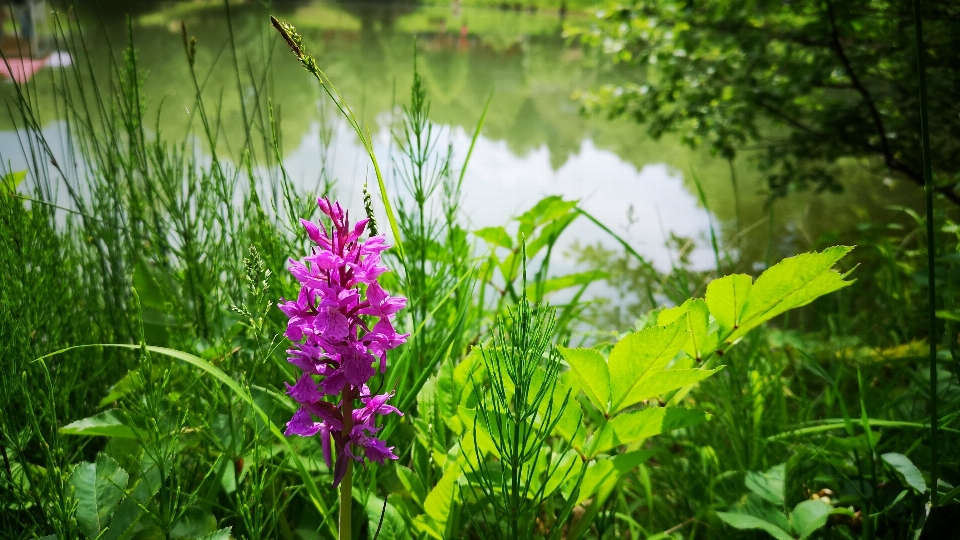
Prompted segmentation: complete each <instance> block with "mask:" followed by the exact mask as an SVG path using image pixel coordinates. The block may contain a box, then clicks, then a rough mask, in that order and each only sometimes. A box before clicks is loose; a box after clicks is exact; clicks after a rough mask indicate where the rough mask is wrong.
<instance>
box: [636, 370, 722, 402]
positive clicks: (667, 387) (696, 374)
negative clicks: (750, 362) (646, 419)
mask: <svg viewBox="0 0 960 540" xmlns="http://www.w3.org/2000/svg"><path fill="white" fill-rule="evenodd" d="M721 369H723V366H721V367H718V368H716V369H667V370H664V371H661V372H659V373H654V374H653V375H651V376H650V377H647V378H646V379H644V380H642V381H640V384H638V385H637V386H635V387H633V390H631V391H630V395H628V396H627V397H626V399H624V400H623V403H622V404H621V405H620V408H621V409H625V408H627V407H629V406H631V405H635V404H637V403H640V402H641V401H643V400H645V399H649V398H652V397H655V396H659V395H661V394H665V393H666V392H669V391H671V390H676V389H677V388H683V387H684V386H687V385H688V384H693V383H696V382H700V381H702V380H703V379H706V378H707V377H709V376H711V375H713V374H714V373H716V372H718V371H720V370H721Z"/></svg>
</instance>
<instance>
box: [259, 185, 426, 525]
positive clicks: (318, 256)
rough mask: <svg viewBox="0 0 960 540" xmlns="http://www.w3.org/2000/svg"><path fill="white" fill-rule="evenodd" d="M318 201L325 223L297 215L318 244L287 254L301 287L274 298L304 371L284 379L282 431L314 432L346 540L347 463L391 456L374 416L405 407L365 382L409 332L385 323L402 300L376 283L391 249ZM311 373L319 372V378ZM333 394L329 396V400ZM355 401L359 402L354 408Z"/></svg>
mask: <svg viewBox="0 0 960 540" xmlns="http://www.w3.org/2000/svg"><path fill="white" fill-rule="evenodd" d="M318 205H319V206H320V210H321V211H322V212H323V214H325V215H326V216H327V217H328V218H330V220H331V222H332V223H331V227H330V229H329V230H328V229H327V227H326V226H324V225H323V224H319V225H318V224H315V223H312V222H310V221H307V220H301V223H302V224H303V227H304V229H305V230H306V232H307V235H308V236H309V237H310V240H312V241H313V243H314V244H316V246H317V247H314V248H313V250H312V251H313V253H312V254H311V255H309V256H307V257H305V258H304V261H303V262H299V261H295V260H293V259H291V260H290V272H291V273H292V274H293V276H294V277H295V278H296V279H297V281H299V282H300V285H301V288H300V293H299V296H298V298H297V299H296V300H289V301H285V300H283V299H281V303H280V304H278V307H279V308H280V309H281V310H282V311H283V312H284V313H285V314H286V315H287V317H288V318H289V321H288V324H287V331H286V337H287V338H288V339H290V340H291V341H292V342H293V343H294V346H293V347H292V348H291V349H289V350H288V351H287V352H288V353H289V355H290V357H289V361H290V363H292V364H294V365H295V366H297V367H298V368H300V370H301V371H302V372H303V374H302V375H301V377H300V379H299V380H298V381H297V382H296V384H294V385H292V386H291V385H287V393H288V394H289V395H290V397H292V398H293V399H294V400H295V401H296V402H297V403H299V404H300V408H299V409H298V410H297V412H296V413H294V415H293V418H291V419H290V421H289V422H288V423H287V429H286V432H285V434H286V435H300V436H302V437H312V436H314V435H318V434H319V436H320V444H321V446H322V448H323V458H324V461H325V462H326V464H327V467H331V466H332V468H333V485H334V487H336V486H338V485H339V486H340V538H341V539H349V538H351V530H350V529H351V523H350V521H351V519H350V518H351V502H352V494H351V492H352V482H353V476H352V471H351V464H352V462H353V461H359V462H361V463H363V459H364V457H366V458H367V459H370V460H372V461H376V462H378V463H381V464H382V463H383V462H384V461H385V460H387V459H397V455H396V454H394V453H393V447H388V446H387V445H386V443H385V442H384V441H383V440H381V439H378V438H377V437H375V436H374V434H375V433H376V432H377V431H378V430H379V429H380V428H378V427H377V425H376V418H377V415H387V414H390V413H397V414H399V415H401V416H402V415H403V413H401V412H400V411H399V410H398V409H397V408H396V407H393V406H391V405H388V404H387V401H389V399H390V398H391V397H392V396H393V392H390V393H386V394H380V395H374V394H373V393H372V392H371V391H370V388H369V387H368V386H367V383H368V382H369V381H370V379H371V378H372V377H373V376H374V375H376V372H377V370H376V368H374V366H373V364H374V363H375V362H379V370H380V373H385V372H386V369H387V351H389V350H391V349H394V348H396V347H398V346H399V345H401V344H402V343H403V342H404V341H406V338H407V337H408V336H409V334H398V333H397V332H396V330H395V329H394V328H393V325H392V324H391V323H390V319H391V318H393V317H394V315H395V314H396V313H397V312H398V311H400V310H401V309H402V308H403V307H404V306H405V305H406V303H407V301H406V299H405V298H402V297H391V296H389V295H387V293H386V292H384V290H383V288H382V287H381V286H380V284H379V283H378V281H377V278H378V277H379V276H380V275H381V274H383V273H384V272H387V271H388V270H387V268H386V267H385V266H383V265H382V264H380V255H381V253H382V252H383V251H384V250H386V249H387V248H388V247H389V246H387V244H386V243H385V240H384V237H383V236H373V237H369V238H368V239H367V240H366V241H361V240H360V236H361V235H362V234H363V233H364V231H365V229H366V226H367V223H368V220H366V219H362V220H360V221H359V222H357V223H356V225H354V226H353V227H352V228H351V226H350V219H349V216H348V214H347V212H346V211H345V210H344V209H343V208H342V207H341V206H340V203H338V202H333V203H331V202H330V201H329V200H328V199H326V198H322V199H319V200H318ZM373 319H376V322H375V323H374V322H373ZM316 376H320V377H322V380H321V381H320V383H319V384H318V383H317V381H316V380H315V379H314V377H316ZM331 397H332V398H334V401H328V400H327V398H331ZM357 400H359V401H360V402H361V403H362V406H361V407H359V408H354V404H355V402H356V401H357ZM317 419H319V421H317ZM331 442H332V447H331ZM361 450H362V452H363V453H362V455H361V454H360V453H359V451H361ZM334 457H335V462H334V463H331V460H332V459H333V458H334Z"/></svg>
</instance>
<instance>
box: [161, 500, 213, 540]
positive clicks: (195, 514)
mask: <svg viewBox="0 0 960 540" xmlns="http://www.w3.org/2000/svg"><path fill="white" fill-rule="evenodd" d="M216 530H217V518H215V517H214V516H213V514H211V513H210V512H208V511H206V510H203V509H202V508H197V507H195V506H191V507H189V508H187V509H186V510H185V511H184V513H183V515H182V516H180V519H178V520H177V521H176V522H175V523H174V524H173V528H171V529H170V538H199V537H201V536H204V535H207V534H211V533H213V532H215V531H216Z"/></svg>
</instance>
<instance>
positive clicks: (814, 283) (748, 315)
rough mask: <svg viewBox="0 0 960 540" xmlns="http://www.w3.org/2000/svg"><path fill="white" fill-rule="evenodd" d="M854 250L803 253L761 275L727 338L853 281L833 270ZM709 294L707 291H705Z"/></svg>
mask: <svg viewBox="0 0 960 540" xmlns="http://www.w3.org/2000/svg"><path fill="white" fill-rule="evenodd" d="M852 249H853V248H851V247H847V246H835V247H831V248H827V249H825V250H823V251H821V252H819V253H817V252H814V253H803V254H801V255H797V256H795V257H790V258H788V259H784V260H782V261H780V262H779V263H777V264H775V265H774V266H772V267H770V268H769V269H767V270H766V271H765V272H764V273H762V274H760V277H758V278H757V281H756V283H754V284H753V287H752V288H751V289H750V294H749V295H748V296H747V300H746V303H745V304H744V307H743V313H742V314H741V319H740V324H739V327H738V328H737V329H736V330H735V331H734V332H733V333H732V334H731V335H730V336H729V337H728V338H727V341H730V342H732V341H735V340H737V339H739V338H740V337H742V336H743V335H744V334H746V333H747V332H748V331H750V330H751V329H752V328H754V327H756V326H758V325H760V324H763V323H764V322H766V321H769V320H770V319H772V318H774V317H776V316H777V315H780V314H781V313H784V312H785V311H788V310H791V309H794V308H797V307H800V306H804V305H806V304H809V303H810V302H812V301H814V300H816V299H817V298H819V297H821V296H823V295H825V294H828V293H831V292H834V291H836V290H839V289H842V288H844V287H846V286H848V285H850V284H852V283H853V281H845V280H844V276H843V275H842V274H840V273H839V272H837V271H835V270H833V266H834V265H835V264H836V263H837V261H839V260H840V259H842V258H843V257H844V255H846V254H847V253H849V252H850V250H852ZM707 292H708V294H709V288H708V291H707Z"/></svg>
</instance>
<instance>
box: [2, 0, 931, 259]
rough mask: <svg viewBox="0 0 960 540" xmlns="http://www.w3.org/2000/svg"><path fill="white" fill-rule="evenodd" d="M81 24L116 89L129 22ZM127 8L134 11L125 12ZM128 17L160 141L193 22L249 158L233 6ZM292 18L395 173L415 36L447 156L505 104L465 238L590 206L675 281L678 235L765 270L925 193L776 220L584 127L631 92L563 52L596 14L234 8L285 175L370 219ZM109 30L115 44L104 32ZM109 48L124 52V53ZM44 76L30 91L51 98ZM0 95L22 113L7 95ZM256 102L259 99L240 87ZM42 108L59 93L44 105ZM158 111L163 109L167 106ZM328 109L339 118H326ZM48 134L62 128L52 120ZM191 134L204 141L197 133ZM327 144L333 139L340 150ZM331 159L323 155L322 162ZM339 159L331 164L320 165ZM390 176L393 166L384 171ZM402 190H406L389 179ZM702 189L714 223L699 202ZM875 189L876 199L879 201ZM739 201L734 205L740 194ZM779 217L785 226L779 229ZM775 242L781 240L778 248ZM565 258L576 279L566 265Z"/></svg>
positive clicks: (744, 166) (651, 147)
mask: <svg viewBox="0 0 960 540" xmlns="http://www.w3.org/2000/svg"><path fill="white" fill-rule="evenodd" d="M101 5H102V7H103V12H102V14H103V18H102V19H101V18H100V16H99V15H96V14H95V13H94V12H93V11H89V12H84V11H83V10H81V12H79V13H78V14H77V18H78V19H79V20H80V22H81V25H83V26H84V27H85V28H86V29H87V31H86V33H87V36H86V39H87V52H88V54H89V55H90V58H91V62H92V64H93V65H94V69H95V70H100V71H101V72H102V73H103V76H104V77H106V73H107V70H109V69H110V61H109V59H110V57H111V56H110V55H111V54H114V57H115V58H116V57H118V56H119V52H118V50H119V49H120V48H122V45H123V43H124V42H125V40H126V35H127V31H126V30H127V29H126V21H125V20H124V17H123V16H122V15H121V14H120V12H121V9H120V8H116V9H111V5H110V4H106V5H105V6H103V2H101ZM118 5H121V4H118ZM137 9H138V11H137V12H136V13H134V14H133V16H132V20H131V22H132V27H133V35H134V40H135V45H136V47H137V49H138V51H139V58H138V61H139V65H140V67H141V68H142V69H143V70H144V71H145V72H146V73H147V79H146V85H145V88H144V93H145V95H147V96H149V98H150V105H151V111H153V114H154V115H156V114H157V111H160V110H162V112H161V113H160V116H159V121H158V123H157V125H158V126H159V128H160V130H161V131H162V132H163V135H164V136H166V137H170V138H172V139H173V140H178V138H182V137H183V136H184V134H185V133H186V127H187V126H188V125H189V124H190V122H191V121H192V120H191V116H192V115H194V111H192V108H193V106H194V92H193V87H192V83H191V82H190V79H189V75H188V73H189V71H188V64H187V61H186V58H185V54H184V53H183V44H182V38H181V34H180V28H181V23H183V24H184V25H185V26H186V28H187V31H188V33H189V34H190V35H193V36H196V37H197V65H198V66H200V67H201V70H202V71H203V72H202V76H203V77H204V78H205V80H206V86H205V89H204V92H205V95H206V96H207V97H208V99H211V100H213V101H218V100H219V99H220V97H221V96H222V103H221V109H220V110H221V115H222V116H221V121H222V123H223V130H224V133H225V140H224V144H226V145H228V146H230V145H231V143H232V146H233V147H234V148H236V147H237V146H239V144H240V141H239V140H236V138H237V137H238V135H236V134H239V133H240V132H241V131H242V124H241V118H240V115H239V114H237V111H239V110H240V108H241V106H242V105H243V103H241V99H240V98H239V97H237V96H238V95H240V93H239V92H238V91H237V82H236V75H235V71H234V64H233V57H232V54H231V52H230V47H229V44H230V31H229V30H230V25H228V21H227V18H226V15H225V10H224V8H223V4H222V3H221V2H178V3H152V2H143V3H138V7H137ZM269 13H274V14H276V15H277V16H278V18H281V19H286V20H289V21H291V22H292V23H293V24H294V25H295V26H297V28H298V29H299V30H300V31H301V33H302V34H303V36H304V40H305V42H306V43H307V44H308V45H309V47H310V48H311V50H312V52H313V53H314V54H315V56H316V57H317V59H318V62H319V63H320V65H321V67H322V68H323V69H324V71H325V72H326V73H327V75H329V77H330V78H331V79H332V80H333V81H334V82H335V83H336V85H337V87H338V88H339V90H340V92H341V93H342V94H343V96H344V97H345V98H346V100H347V101H348V102H349V103H350V104H351V105H352V107H353V108H354V109H355V110H356V111H357V113H358V115H359V116H361V117H362V118H363V119H364V121H365V122H366V123H367V125H369V126H370V130H371V131H372V132H373V138H374V141H375V143H374V147H375V150H376V152H377V154H378V155H379V156H380V160H381V163H382V164H384V165H385V164H386V163H389V157H390V156H392V155H393V154H394V153H395V152H396V144H395V142H394V141H393V140H392V138H391V135H390V129H391V126H396V123H397V120H398V114H399V110H400V106H402V105H403V104H405V103H407V102H408V100H409V86H410V83H411V80H412V75H411V73H412V66H413V63H414V43H415V39H414V38H416V48H417V51H418V53H417V59H416V61H417V66H418V69H419V71H420V73H421V75H422V77H423V79H424V82H425V85H426V88H427V91H428V95H429V99H430V101H431V104H432V109H431V118H432V119H433V120H434V121H435V122H436V130H437V133H438V140H439V146H440V147H441V148H442V149H445V148H446V147H447V145H448V144H449V147H450V149H451V151H452V153H453V156H454V158H453V161H454V164H455V165H456V166H457V167H460V165H461V164H462V162H463V159H464V157H465V156H466V153H467V149H468V147H469V144H470V138H471V135H472V133H473V130H474V127H475V126H476V123H477V121H478V119H479V118H480V115H481V112H482V110H483V107H484V104H485V103H486V101H487V98H488V96H490V95H491V94H492V96H493V97H492V102H491V105H490V109H489V113H488V115H487V117H486V121H485V123H484V126H483V129H482V132H481V135H480V137H479V140H478V142H477V145H476V149H475V150H474V153H473V156H472V159H471V161H470V162H469V164H468V165H467V168H466V172H465V183H464V201H463V207H464V209H465V210H466V215H467V216H468V219H469V220H470V226H471V227H473V228H479V227H484V226H489V225H502V224H505V223H506V222H507V220H508V219H509V218H510V217H511V216H515V215H518V214H519V213H521V212H523V211H524V210H525V209H527V208H529V207H530V206H532V205H533V204H535V203H536V202H537V201H538V200H539V199H540V198H542V197H543V196H546V195H554V194H558V195H563V196H564V197H566V198H568V199H579V200H580V201H581V204H582V206H583V207H584V208H585V209H586V210H587V211H589V212H591V213H592V214H594V215H595V216H597V217H598V218H599V219H601V220H602V221H604V222H605V223H606V224H607V225H608V226H610V227H611V228H612V229H614V230H615V231H617V232H618V233H619V234H621V235H622V236H623V237H624V238H625V239H627V240H628V241H630V242H631V243H632V244H633V245H634V246H635V247H636V249H637V250H638V251H640V252H641V253H643V254H644V255H645V256H647V257H649V258H650V259H651V260H652V261H653V262H654V264H655V265H656V266H658V267H660V268H662V269H666V268H669V266H670V264H671V261H672V260H673V259H674V258H675V257H676V255H677V253H676V252H675V247H674V248H669V249H668V248H667V247H666V242H665V240H666V239H667V238H669V237H670V236H671V235H673V236H678V237H683V238H689V239H692V240H693V245H694V246H695V247H694V248H693V251H692V253H691V255H690V260H691V262H692V264H693V265H694V266H696V267H700V268H708V267H711V266H713V255H712V251H711V249H710V242H709V238H708V234H709V233H708V230H709V226H710V224H711V223H713V224H714V226H716V227H718V228H719V229H720V236H721V238H722V239H723V240H724V241H725V242H726V243H727V245H730V246H734V245H736V246H739V249H741V250H742V256H743V258H744V259H745V260H746V261H763V260H764V259H765V257H766V256H767V250H768V246H771V245H774V246H775V248H776V249H775V251H776V252H777V253H776V256H777V257H780V256H783V255H787V254H790V253H791V252H795V251H799V250H802V249H806V248H808V247H809V245H811V244H812V243H813V242H814V241H815V240H816V238H817V237H819V236H820V235H822V234H825V233H829V232H832V231H840V232H842V231H843V230H846V229H850V228H852V227H854V226H855V225H856V224H857V223H858V222H860V221H862V220H865V219H881V220H883V219H892V218H893V214H892V213H891V211H889V210H885V209H886V207H887V206H888V205H889V204H891V203H899V204H906V205H915V204H916V203H917V201H918V200H919V199H918V197H919V193H918V192H917V191H916V190H914V189H913V188H912V187H910V186H904V185H901V184H900V183H897V182H893V181H889V179H888V181H886V182H878V179H877V178H876V177H875V176H873V175H872V174H871V173H870V172H869V169H868V168H867V167H866V166H864V165H862V164H856V163H851V164H848V165H847V166H846V170H847V172H846V182H845V183H846V185H847V189H846V191H845V192H844V193H843V194H839V195H838V194H827V195H823V196H817V195H812V194H809V193H808V194H801V195H796V196H791V197H790V198H788V199H784V200H779V201H777V202H775V203H774V205H773V208H772V210H771V209H770V208H769V207H768V206H767V204H766V202H767V197H766V194H765V185H764V182H763V177H762V175H761V174H760V172H759V171H757V170H756V168H755V167H754V166H753V165H752V162H751V161H750V159H749V157H748V156H745V157H742V158H740V159H738V161H736V162H735V163H734V164H733V165H732V168H733V170H734V171H735V172H736V179H737V186H738V190H736V191H735V190H734V189H733V183H732V181H731V180H732V178H731V165H730V164H728V163H727V162H726V161H724V160H720V159H715V158H712V157H711V156H710V155H708V154H707V153H706V152H704V151H699V150H696V151H695V150H690V149H688V148H686V147H684V146H682V145H681V144H680V143H679V142H678V141H677V140H676V139H672V138H669V137H667V138H664V139H662V140H659V141H654V140H651V139H650V138H649V137H647V136H646V135H645V134H644V130H643V128H642V127H641V126H638V125H636V124H633V123H630V122H627V121H622V120H617V121H610V120H606V119H603V118H585V117H584V116H582V115H581V114H580V111H579V108H578V105H577V102H576V101H574V100H573V99H572V98H571V96H572V95H574V94H575V93H576V92H578V91H581V90H587V89H589V88H591V87H594V86H596V85H599V84H602V83H605V82H616V81H618V80H625V79H630V78H631V77H636V75H635V74H632V73H630V72H628V71H622V70H620V71H618V70H616V69H613V68H610V67H609V66H604V65H602V64H598V63H597V62H596V61H595V59H593V58H590V57H589V55H587V57H585V54H584V52H583V51H582V50H581V49H580V48H579V47H577V46H576V45H571V44H569V43H567V42H566V41H565V40H564V38H563V37H562V29H563V25H564V24H581V25H589V24H590V15H589V14H587V13H575V12H567V13H565V14H563V15H564V16H563V17H561V13H559V12H557V11H549V10H542V11H539V12H536V13H532V12H529V11H514V10H501V9H496V8H479V7H475V8H471V7H462V8H460V7H455V6H449V5H448V6H416V5H413V4H403V5H400V6H399V7H398V6H397V5H396V4H394V5H377V4H350V3H339V2H328V1H300V2H285V3H277V4H275V6H274V7H273V8H272V11H270V10H265V9H264V8H263V6H262V5H260V3H258V2H249V3H245V4H242V5H233V6H231V13H230V16H231V22H232V27H233V32H234V41H235V43H236V48H237V52H238V54H237V60H238V63H239V65H240V66H241V71H243V72H244V73H246V72H247V69H248V66H250V69H251V70H252V71H253V72H259V71H260V68H261V67H262V66H269V69H268V70H267V78H266V79H264V80H266V81H267V88H266V91H267V92H268V93H270V94H271V95H272V98H273V100H274V103H275V105H276V107H277V110H278V111H279V114H280V119H281V120H280V132H281V135H282V141H283V148H282V152H283V154H284V160H285V164H286V168H287V171H288V173H289V174H290V175H291V176H292V177H293V178H294V179H295V181H296V182H297V183H298V184H299V185H301V186H302V187H303V188H304V189H306V190H310V189H313V187H314V186H316V185H317V178H318V175H319V171H320V170H321V168H323V167H326V170H327V172H328V173H329V175H330V176H331V177H332V178H334V179H335V180H337V195H338V196H339V198H340V199H341V200H342V201H344V202H345V203H347V204H349V205H350V206H351V207H355V208H358V209H359V208H360V207H361V204H362V202H361V192H360V186H361V185H362V184H363V181H364V180H365V179H367V178H369V179H370V180H373V176H372V173H371V172H370V171H369V168H368V164H367V160H366V156H365V154H364V152H363V149H362V147H361V146H360V144H359V141H358V140H357V137H356V135H355V134H354V133H353V132H352V131H351V130H350V129H349V126H347V124H346V123H345V122H344V121H342V119H340V118H338V117H334V116H332V115H331V113H330V109H329V107H323V106H322V103H323V102H324V99H325V96H322V95H321V93H320V90H319V88H318V87H317V85H316V84H315V82H312V80H311V79H310V77H309V76H308V75H307V74H306V73H305V72H304V71H303V70H302V68H300V66H299V64H298V63H297V62H296V60H295V59H294V58H293V57H292V56H291V55H289V54H288V53H287V52H286V51H285V49H284V47H283V45H282V43H280V42H279V40H278V39H277V37H276V35H275V33H274V31H273V30H272V28H270V25H269V20H268V14H269ZM104 30H105V31H104ZM111 51H112V52H111ZM43 80H44V78H43V77H42V76H41V75H39V74H38V75H37V77H36V78H35V79H34V81H33V82H31V83H29V84H28V85H27V86H30V85H38V86H39V85H42V84H44V83H43ZM0 86H2V87H3V88H0V92H2V94H0V96H3V99H4V100H9V99H12V95H13V94H12V92H11V88H12V85H11V84H9V83H4V84H2V85H0ZM240 86H241V88H242V92H243V95H244V103H246V102H248V101H249V100H250V99H252V94H253V88H252V86H250V85H248V84H246V83H243V82H241V84H240ZM37 95H38V96H40V102H41V104H42V103H43V96H49V92H44V91H42V90H37ZM161 104H162V109H161V108H160V105H161ZM324 111H326V112H324ZM46 112H47V113H49V116H50V118H49V122H50V125H51V126H54V127H53V128H51V129H53V130H56V125H57V124H56V121H57V119H56V115H55V113H53V112H51V111H46ZM193 122H194V127H196V126H197V123H196V121H195V120H193ZM328 137H329V139H328ZM17 141H18V135H17V133H16V131H15V130H14V127H13V125H12V124H11V122H10V120H9V118H7V117H6V115H4V118H3V119H2V120H0V157H2V159H3V161H4V163H10V164H11V166H12V167H13V168H14V169H17V168H18V167H20V168H25V165H26V161H25V160H24V158H23V156H22V155H21V153H20V144H19V143H18V142H17ZM324 144H326V145H327V152H326V153H325V154H324V153H323V152H321V151H320V150H321V147H322V146H323V145H324ZM322 155H326V156H327V158H326V160H322V159H321V156H322ZM386 168H387V169H390V168H391V167H389V166H386ZM385 172H386V174H387V180H388V183H389V184H390V185H391V187H393V188H395V189H398V187H397V180H396V175H395V174H393V172H392V171H390V170H387V171H385ZM695 178H696V179H698V180H699V182H700V183H701V186H702V188H703V192H704V195H705V200H706V201H707V206H708V207H709V212H708V211H707V210H706V209H705V208H704V207H703V205H702V204H701V202H700V200H699V197H698V196H697V189H696V184H695V180H694V179H695ZM877 186H879V187H877ZM735 195H736V196H735ZM771 218H772V223H771V222H770V221H769V220H770V219H771ZM769 234H773V240H774V241H773V242H770V237H769V236H768V235H769ZM574 241H579V242H581V243H593V242H604V243H606V244H608V245H610V246H613V245H614V244H613V242H612V241H611V240H610V239H609V237H608V236H606V235H605V233H603V232H602V231H600V230H599V229H597V228H596V227H595V226H594V225H592V224H590V223H589V222H587V221H586V220H579V221H577V222H575V223H574V225H573V226H571V229H569V231H568V233H567V235H566V238H565V240H564V245H565V246H567V247H569V246H570V245H572V243H573V242H574ZM569 262H570V259H569V258H567V259H566V263H565V264H569Z"/></svg>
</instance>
